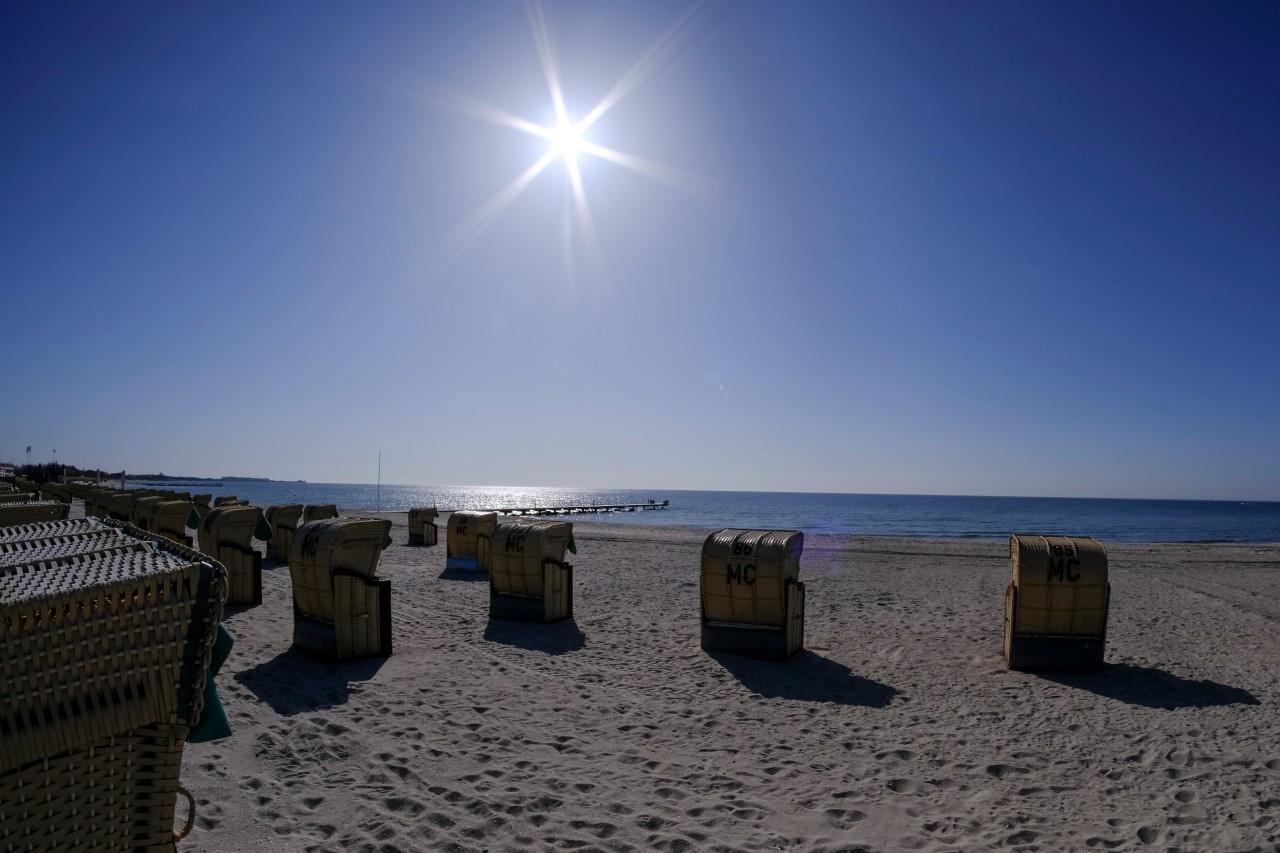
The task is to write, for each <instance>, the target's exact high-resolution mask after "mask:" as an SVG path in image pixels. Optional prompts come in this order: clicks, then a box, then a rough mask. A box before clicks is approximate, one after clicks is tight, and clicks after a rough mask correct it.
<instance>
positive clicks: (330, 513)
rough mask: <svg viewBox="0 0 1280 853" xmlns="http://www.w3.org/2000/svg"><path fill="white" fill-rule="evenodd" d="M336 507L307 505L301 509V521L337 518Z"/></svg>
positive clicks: (333, 505) (332, 505) (331, 505)
mask: <svg viewBox="0 0 1280 853" xmlns="http://www.w3.org/2000/svg"><path fill="white" fill-rule="evenodd" d="M337 517H338V507H337V506H336V505H335V504H307V505H306V506H304V507H303V508H302V520H303V521H304V522H307V521H324V520H325V519H327V518H337Z"/></svg>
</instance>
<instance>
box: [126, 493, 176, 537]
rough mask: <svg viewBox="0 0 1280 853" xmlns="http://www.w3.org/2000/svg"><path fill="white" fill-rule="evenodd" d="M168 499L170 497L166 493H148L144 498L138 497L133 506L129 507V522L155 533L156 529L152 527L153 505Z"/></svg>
mask: <svg viewBox="0 0 1280 853" xmlns="http://www.w3.org/2000/svg"><path fill="white" fill-rule="evenodd" d="M166 500H168V498H166V497H165V496H164V495H148V496H146V497H144V498H138V499H137V500H135V501H134V502H133V506H132V507H130V508H129V523H130V524H132V525H133V526H134V527H137V528H140V529H142V530H145V531H147V532H148V533H155V532H156V531H154V530H152V529H151V513H152V507H154V506H155V505H156V504H158V503H162V502H163V501H166Z"/></svg>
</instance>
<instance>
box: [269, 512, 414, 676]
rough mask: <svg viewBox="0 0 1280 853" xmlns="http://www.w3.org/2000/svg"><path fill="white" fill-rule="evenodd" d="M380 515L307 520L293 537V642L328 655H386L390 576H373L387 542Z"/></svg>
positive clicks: (339, 657)
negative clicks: (374, 516)
mask: <svg viewBox="0 0 1280 853" xmlns="http://www.w3.org/2000/svg"><path fill="white" fill-rule="evenodd" d="M390 532H391V522H390V521H387V520H386V519H381V518H335V519H326V520H323V521H308V522H306V523H305V524H303V525H302V526H300V527H299V528H298V530H297V532H296V533H295V534H294V537H293V544H292V545H291V547H290V551H289V578H290V580H291V581H292V583H293V623H294V627H293V644H294V645H295V646H296V647H297V648H299V649H301V650H302V651H304V652H307V653H309V654H314V655H318V656H320V657H324V658H328V659H332V660H345V659H347V658H357V657H386V656H388V655H390V654H391V581H389V580H382V579H380V578H378V577H377V571H378V560H379V558H380V556H381V554H382V550H383V549H384V548H386V546H387V545H388V544H390V541H391V540H390V536H389V534H390Z"/></svg>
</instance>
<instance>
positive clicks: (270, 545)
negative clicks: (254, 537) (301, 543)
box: [267, 504, 302, 563]
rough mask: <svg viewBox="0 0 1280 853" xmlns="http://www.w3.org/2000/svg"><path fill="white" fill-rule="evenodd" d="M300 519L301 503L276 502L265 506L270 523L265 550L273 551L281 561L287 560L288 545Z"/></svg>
mask: <svg viewBox="0 0 1280 853" xmlns="http://www.w3.org/2000/svg"><path fill="white" fill-rule="evenodd" d="M301 519H302V504H276V505H275V506H269V507H267V523H268V524H270V525H271V538H270V539H269V540H268V541H267V551H268V552H269V553H270V552H274V553H275V557H276V559H277V560H279V561H280V562H282V563H287V562H288V561H289V546H290V545H291V544H293V537H294V534H295V533H296V532H297V530H298V524H299V523H300V521H301Z"/></svg>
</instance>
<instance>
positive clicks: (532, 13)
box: [525, 2, 569, 122]
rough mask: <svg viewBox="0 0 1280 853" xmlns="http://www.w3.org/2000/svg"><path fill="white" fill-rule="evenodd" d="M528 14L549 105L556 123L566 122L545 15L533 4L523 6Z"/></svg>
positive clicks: (540, 8) (566, 115)
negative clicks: (549, 98) (552, 108)
mask: <svg viewBox="0 0 1280 853" xmlns="http://www.w3.org/2000/svg"><path fill="white" fill-rule="evenodd" d="M525 8H526V9H528V12H529V24H530V26H532V27H533V40H534V42H535V43H536V44H537V46H538V57H539V58H540V59H541V60H542V70H543V72H544V73H545V74H546V75H547V88H549V89H550V90H551V105H552V106H553V107H554V108H555V111H556V121H557V122H568V121H569V116H568V113H567V112H566V111H565V106H564V90H563V89H561V88H560V72H559V71H558V70H557V69H556V62H555V57H554V56H552V54H551V31H550V29H549V28H548V27H547V18H546V15H544V14H543V12H542V7H541V6H540V5H538V4H537V3H535V2H531V3H528V4H527V5H526V6H525Z"/></svg>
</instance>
